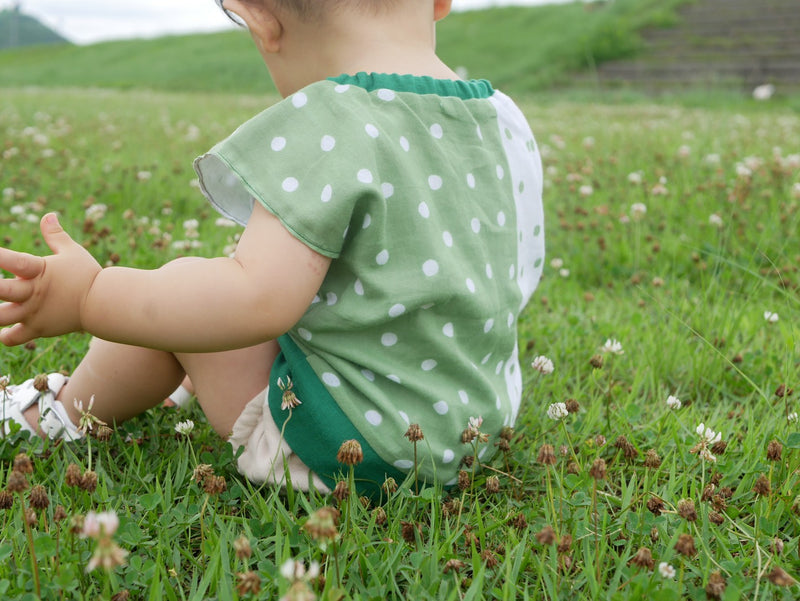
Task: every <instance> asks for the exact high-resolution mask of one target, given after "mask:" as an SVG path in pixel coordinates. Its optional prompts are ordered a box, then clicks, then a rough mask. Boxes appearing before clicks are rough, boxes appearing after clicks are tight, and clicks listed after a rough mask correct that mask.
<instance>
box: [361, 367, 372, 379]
mask: <svg viewBox="0 0 800 601" xmlns="http://www.w3.org/2000/svg"><path fill="white" fill-rule="evenodd" d="M361 375H362V376H364V377H365V378H366V379H367V380H369V381H370V382H374V381H375V374H374V373H373V372H371V371H370V370H368V369H362V370H361Z"/></svg>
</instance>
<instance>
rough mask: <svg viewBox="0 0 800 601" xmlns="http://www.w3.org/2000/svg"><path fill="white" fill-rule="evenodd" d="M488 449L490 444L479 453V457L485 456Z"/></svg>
mask: <svg viewBox="0 0 800 601" xmlns="http://www.w3.org/2000/svg"><path fill="white" fill-rule="evenodd" d="M488 450H489V447H488V446H485V447H483V448H482V449H481V450H480V452H479V453H478V459H483V456H484V455H486V451H488Z"/></svg>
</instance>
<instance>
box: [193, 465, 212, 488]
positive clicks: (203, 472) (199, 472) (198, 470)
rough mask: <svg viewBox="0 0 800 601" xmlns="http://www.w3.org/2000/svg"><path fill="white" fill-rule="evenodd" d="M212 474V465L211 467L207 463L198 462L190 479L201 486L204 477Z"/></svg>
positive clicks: (203, 482)
mask: <svg viewBox="0 0 800 601" xmlns="http://www.w3.org/2000/svg"><path fill="white" fill-rule="evenodd" d="M213 475H214V468H213V467H211V466H210V465H209V464H208V463H200V464H198V465H197V467H195V468H194V472H192V479H193V480H194V481H195V482H196V483H197V484H199V485H200V486H203V484H205V481H206V479H207V478H209V477H211V476H213Z"/></svg>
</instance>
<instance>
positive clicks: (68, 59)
mask: <svg viewBox="0 0 800 601" xmlns="http://www.w3.org/2000/svg"><path fill="white" fill-rule="evenodd" d="M685 2H686V0H615V1H614V2H595V3H591V4H585V3H583V2H573V3H569V4H561V5H552V6H538V7H510V8H494V9H489V10H482V11H470V12H464V13H453V14H452V15H450V16H449V17H448V18H447V19H445V20H444V21H442V22H441V24H440V25H439V26H438V45H439V49H440V52H441V55H442V57H443V59H444V60H445V61H446V62H448V63H450V64H453V65H454V66H460V67H462V68H464V69H466V70H467V72H468V73H469V74H470V75H471V76H473V77H484V78H488V79H491V80H492V81H493V83H495V84H496V85H498V86H502V88H503V89H505V90H507V91H510V92H516V93H521V92H526V91H531V90H543V89H546V88H547V87H548V86H550V85H552V84H553V83H556V82H564V81H565V80H567V79H568V78H569V75H570V74H571V73H573V72H575V71H577V70H581V69H587V68H588V69H591V68H593V67H594V66H595V65H597V64H599V63H600V62H602V61H604V60H610V59H614V58H622V57H625V56H630V55H632V54H634V53H635V52H636V51H637V50H639V49H640V48H641V44H642V40H641V38H640V37H639V34H638V32H639V31H640V30H641V29H642V28H643V27H648V26H665V25H670V24H673V23H674V22H675V19H676V16H675V8H676V7H677V6H679V5H680V4H683V3H685ZM220 20H221V22H223V20H224V17H223V16H222V15H220ZM0 82H3V83H2V85H4V86H24V85H35V86H53V87H64V86H82V87H103V88H122V89H130V88H151V89H157V90H169V91H190V90H195V91H210V92H213V91H215V90H229V91H235V92H242V93H250V94H253V93H270V92H273V91H274V87H273V86H272V83H271V82H270V80H269V77H268V75H267V72H266V70H265V69H264V66H263V64H262V63H261V61H260V59H259V58H258V56H257V53H255V52H253V48H252V42H251V40H250V38H249V36H248V35H247V34H246V33H244V32H228V33H220V34H207V35H193V36H170V37H164V38H158V39H154V40H132V41H118V42H104V43H99V44H93V45H90V46H72V45H61V46H43V47H35V48H27V49H20V50H6V51H3V52H0Z"/></svg>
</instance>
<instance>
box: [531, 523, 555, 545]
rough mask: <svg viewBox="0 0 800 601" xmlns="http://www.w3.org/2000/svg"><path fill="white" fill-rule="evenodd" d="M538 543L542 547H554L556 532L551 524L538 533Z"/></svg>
mask: <svg viewBox="0 0 800 601" xmlns="http://www.w3.org/2000/svg"><path fill="white" fill-rule="evenodd" d="M535 536H536V542H537V543H539V544H540V545H552V544H555V542H556V531H555V530H553V527H552V526H550V525H549V524H548V525H546V526H545V527H544V528H542V529H541V530H539V532H537V533H536V535H535Z"/></svg>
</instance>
